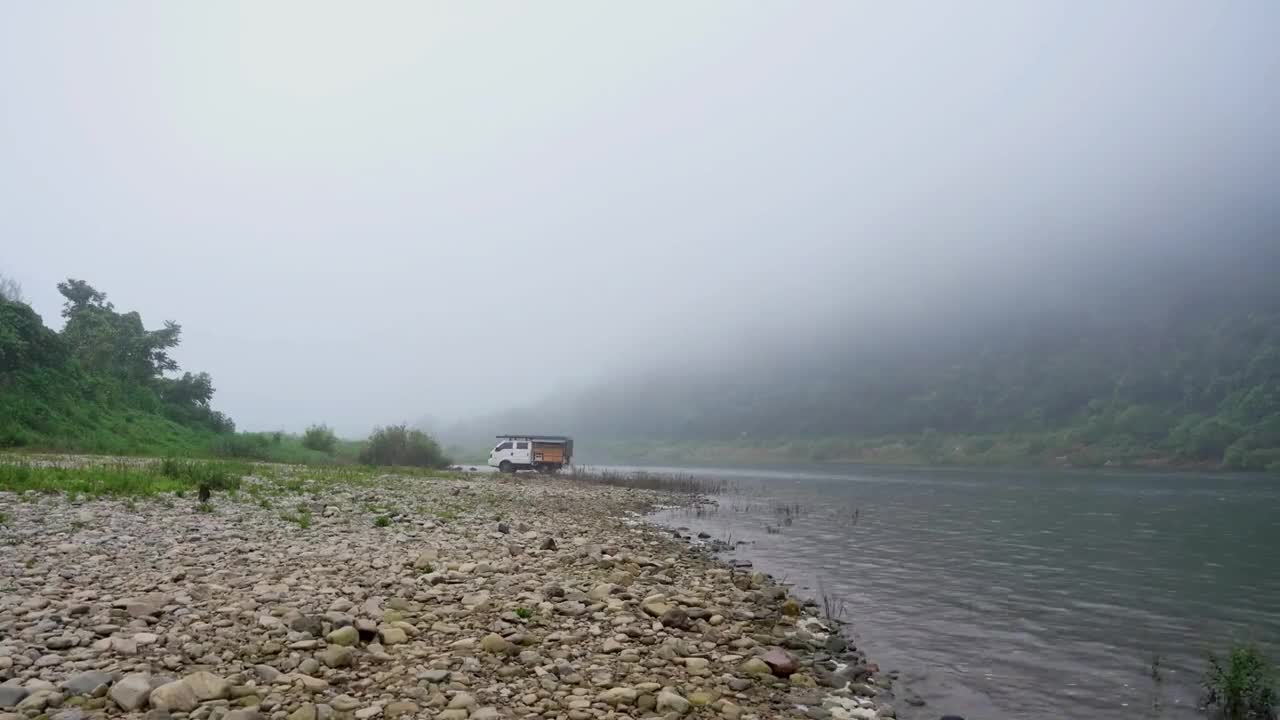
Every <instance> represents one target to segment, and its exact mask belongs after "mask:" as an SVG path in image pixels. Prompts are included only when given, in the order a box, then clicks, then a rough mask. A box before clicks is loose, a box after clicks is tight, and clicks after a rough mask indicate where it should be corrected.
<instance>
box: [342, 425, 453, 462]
mask: <svg viewBox="0 0 1280 720" xmlns="http://www.w3.org/2000/svg"><path fill="white" fill-rule="evenodd" d="M360 462H361V463H362V464H364V465H404V466H413V467H427V468H442V467H445V466H446V465H448V464H449V459H448V458H447V457H445V455H444V452H443V451H442V450H441V449H440V445H439V444H438V443H437V442H436V441H435V440H434V439H433V438H432V437H431V436H430V435H428V434H426V433H424V432H422V431H421V430H410V429H409V428H408V427H407V426H405V425H388V426H387V427H380V428H375V429H374V431H373V434H372V435H370V436H369V440H368V441H367V442H366V443H365V446H364V448H363V449H362V450H361V451H360Z"/></svg>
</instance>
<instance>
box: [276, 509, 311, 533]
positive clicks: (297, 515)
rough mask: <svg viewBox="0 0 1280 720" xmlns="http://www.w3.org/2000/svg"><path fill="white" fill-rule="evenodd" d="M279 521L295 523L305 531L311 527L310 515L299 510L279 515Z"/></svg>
mask: <svg viewBox="0 0 1280 720" xmlns="http://www.w3.org/2000/svg"><path fill="white" fill-rule="evenodd" d="M280 519H281V520H284V521H286V522H291V523H297V524H298V527H299V528H301V529H303V530H306V529H307V528H309V527H311V513H310V512H308V511H306V510H299V511H298V512H292V513H287V512H286V513H280Z"/></svg>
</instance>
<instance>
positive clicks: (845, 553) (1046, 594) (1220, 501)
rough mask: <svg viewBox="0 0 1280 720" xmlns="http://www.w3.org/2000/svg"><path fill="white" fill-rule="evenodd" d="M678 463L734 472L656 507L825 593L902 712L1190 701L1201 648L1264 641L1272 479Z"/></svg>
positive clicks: (1108, 712) (1090, 710) (1276, 546)
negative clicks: (704, 493)
mask: <svg viewBox="0 0 1280 720" xmlns="http://www.w3.org/2000/svg"><path fill="white" fill-rule="evenodd" d="M679 472H682V473H693V474H711V475H716V476H718V477H726V478H728V479H730V480H732V483H733V486H734V489H733V490H732V491H731V492H730V493H728V494H725V495H722V496H719V497H717V500H718V503H719V505H718V507H717V508H715V509H713V510H711V511H710V512H705V513H693V512H690V511H687V510H671V511H666V512H663V513H660V514H659V515H658V516H657V518H656V519H657V520H658V521H660V522H663V523H665V524H669V525H675V526H686V527H689V528H691V529H693V530H695V531H706V532H708V533H710V534H711V535H712V537H714V538H716V539H720V540H725V541H728V542H731V543H738V542H745V543H746V544H744V545H740V546H739V547H738V549H737V551H736V552H735V556H736V557H739V558H745V559H750V560H751V561H752V562H753V563H754V564H755V566H756V567H757V568H760V569H762V570H765V571H767V572H770V573H772V574H774V575H775V576H778V577H779V578H782V579H784V580H786V581H787V582H790V583H794V584H795V585H796V586H797V587H798V588H800V589H802V590H803V591H804V592H806V593H808V594H811V595H818V594H820V593H825V594H827V595H828V596H830V597H833V598H838V600H839V601H840V602H843V603H844V606H845V608H846V610H847V614H846V618H847V619H848V620H849V621H850V622H851V623H852V624H853V627H854V634H855V637H856V638H857V639H858V640H859V644H860V645H862V646H863V647H864V648H865V649H866V650H867V651H868V654H869V655H870V656H871V658H872V659H873V660H876V661H877V662H879V663H880V665H881V666H882V667H885V668H886V669H890V668H896V669H899V670H901V671H902V673H903V677H904V678H906V679H907V681H908V684H909V685H910V686H911V687H912V688H913V689H914V690H915V691H916V692H918V693H919V694H920V695H921V696H923V697H924V698H925V699H926V700H928V701H929V705H928V707H926V708H923V709H918V710H913V709H912V708H909V707H906V706H902V707H899V708H898V709H899V712H900V715H901V716H903V717H906V718H911V717H920V718H936V717H937V716H938V715H940V714H942V712H943V711H946V712H958V713H959V714H962V715H967V716H969V717H975V718H1049V717H1093V718H1115V719H1116V720H1121V719H1122V718H1123V719H1124V720H1129V719H1131V718H1135V717H1165V718H1183V717H1186V718H1190V717H1199V714H1198V713H1197V712H1196V710H1195V705H1196V700H1197V699H1198V696H1199V689H1198V687H1197V683H1198V682H1199V678H1200V674H1201V672H1202V671H1203V668H1204V657H1205V653H1206V652H1207V651H1208V650H1211V649H1219V650H1220V649H1222V648H1223V647H1225V645H1226V644H1227V643H1228V642H1229V641H1230V640H1231V639H1232V638H1235V639H1241V640H1243V639H1250V640H1254V641H1257V642H1260V643H1261V644H1263V646H1264V647H1265V648H1266V649H1267V650H1268V651H1269V652H1270V653H1271V655H1272V657H1273V659H1280V658H1277V650H1280V562H1278V561H1277V560H1276V558H1277V557H1280V555H1278V554H1277V553H1278V552H1280V482H1277V481H1276V480H1275V479H1274V478H1264V477H1240V476H1230V475H1226V476H1222V475H1218V476H1209V475H1189V474H1185V475H1184V474H1177V475H1155V474H1133V473H1121V472H1088V473H1086V472H1066V471H1062V472H1028V471H1017V472H1014V471H974V470H913V469H867V468H859V469H854V468H842V469H831V468H826V467H823V468H820V469H814V468H798V469H797V470H796V471H795V472H785V471H778V470H776V469H775V470H769V471H744V470H724V471H721V470H703V469H687V468H681V469H679ZM1157 656H1158V657H1159V662H1160V666H1161V668H1162V672H1161V677H1162V681H1161V682H1160V683H1159V684H1157V683H1154V682H1153V681H1152V677H1151V664H1152V660H1153V658H1155V657H1157ZM1156 703H1158V704H1159V714H1157V713H1156V712H1155V709H1154V708H1153V705H1154V704H1156ZM913 713H914V714H913Z"/></svg>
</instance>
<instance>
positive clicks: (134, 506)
mask: <svg viewBox="0 0 1280 720" xmlns="http://www.w3.org/2000/svg"><path fill="white" fill-rule="evenodd" d="M124 509H125V510H128V511H129V512H136V511H137V510H138V503H137V502H136V501H135V500H134V499H133V498H129V499H128V500H125V501H124Z"/></svg>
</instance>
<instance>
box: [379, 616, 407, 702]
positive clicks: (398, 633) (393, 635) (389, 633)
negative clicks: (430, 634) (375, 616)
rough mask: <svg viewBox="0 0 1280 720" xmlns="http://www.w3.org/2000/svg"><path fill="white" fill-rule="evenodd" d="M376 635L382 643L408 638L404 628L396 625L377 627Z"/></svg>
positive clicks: (393, 643) (402, 641)
mask: <svg viewBox="0 0 1280 720" xmlns="http://www.w3.org/2000/svg"><path fill="white" fill-rule="evenodd" d="M378 637H379V639H381V640H382V644H383V645H399V644H401V643H404V642H408V640H409V636H408V635H406V634H405V632H404V630H401V629H400V628H398V627H384V628H379V629H378ZM383 713H384V714H385V713H386V710H385V709H383Z"/></svg>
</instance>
